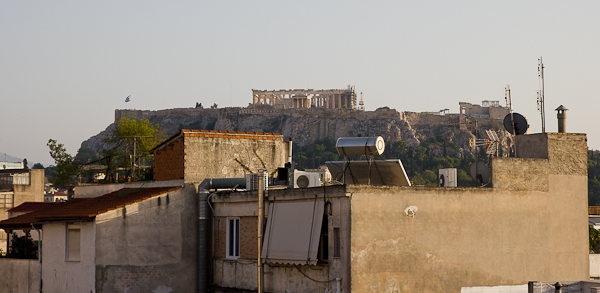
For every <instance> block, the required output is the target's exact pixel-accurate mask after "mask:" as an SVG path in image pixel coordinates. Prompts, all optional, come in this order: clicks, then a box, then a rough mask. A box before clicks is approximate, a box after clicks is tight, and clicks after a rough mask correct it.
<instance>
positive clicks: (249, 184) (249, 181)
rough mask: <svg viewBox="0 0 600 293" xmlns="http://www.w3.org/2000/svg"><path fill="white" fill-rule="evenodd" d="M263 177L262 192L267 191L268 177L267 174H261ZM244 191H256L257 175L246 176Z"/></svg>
mask: <svg viewBox="0 0 600 293" xmlns="http://www.w3.org/2000/svg"><path fill="white" fill-rule="evenodd" d="M263 175H264V179H263V182H264V190H267V187H268V186H269V177H268V174H267V172H263ZM246 190H258V174H256V173H251V174H246Z"/></svg>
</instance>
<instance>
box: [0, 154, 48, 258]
mask: <svg viewBox="0 0 600 293" xmlns="http://www.w3.org/2000/svg"><path fill="white" fill-rule="evenodd" d="M0 164H2V165H6V166H7V167H6V168H5V169H4V168H3V169H0V221H1V220H4V219H8V216H9V215H8V210H10V209H12V208H14V207H17V206H19V205H20V204H22V203H24V202H43V201H44V169H25V168H24V167H23V166H24V164H23V163H14V165H8V163H0ZM17 164H18V165H17ZM17 167H19V168H17ZM7 242H8V238H7V234H6V231H5V230H1V229H0V249H1V250H2V251H3V252H4V253H6V248H7V245H6V243H7Z"/></svg>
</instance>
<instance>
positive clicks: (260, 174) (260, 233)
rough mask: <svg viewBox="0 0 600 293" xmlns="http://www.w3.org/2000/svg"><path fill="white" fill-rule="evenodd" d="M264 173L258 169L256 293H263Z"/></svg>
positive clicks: (264, 170)
mask: <svg viewBox="0 0 600 293" xmlns="http://www.w3.org/2000/svg"><path fill="white" fill-rule="evenodd" d="M265 172H267V170H266V169H258V259H257V262H256V264H257V265H258V280H257V281H258V293H263V292H264V282H265V277H264V267H263V265H262V258H261V253H262V247H261V245H262V238H263V217H264V205H265V202H264V195H265Z"/></svg>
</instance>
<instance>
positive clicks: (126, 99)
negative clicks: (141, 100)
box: [125, 95, 131, 103]
mask: <svg viewBox="0 0 600 293" xmlns="http://www.w3.org/2000/svg"><path fill="white" fill-rule="evenodd" d="M129 97H131V95H129V96H127V98H125V103H127V102H129V101H131V100H130V99H129Z"/></svg>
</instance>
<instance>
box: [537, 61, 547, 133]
mask: <svg viewBox="0 0 600 293" xmlns="http://www.w3.org/2000/svg"><path fill="white" fill-rule="evenodd" d="M538 77H539V81H540V90H539V91H538V92H537V106H538V111H540V114H541V116H542V133H545V132H546V109H545V106H544V63H543V62H542V57H541V56H540V59H538Z"/></svg>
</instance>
